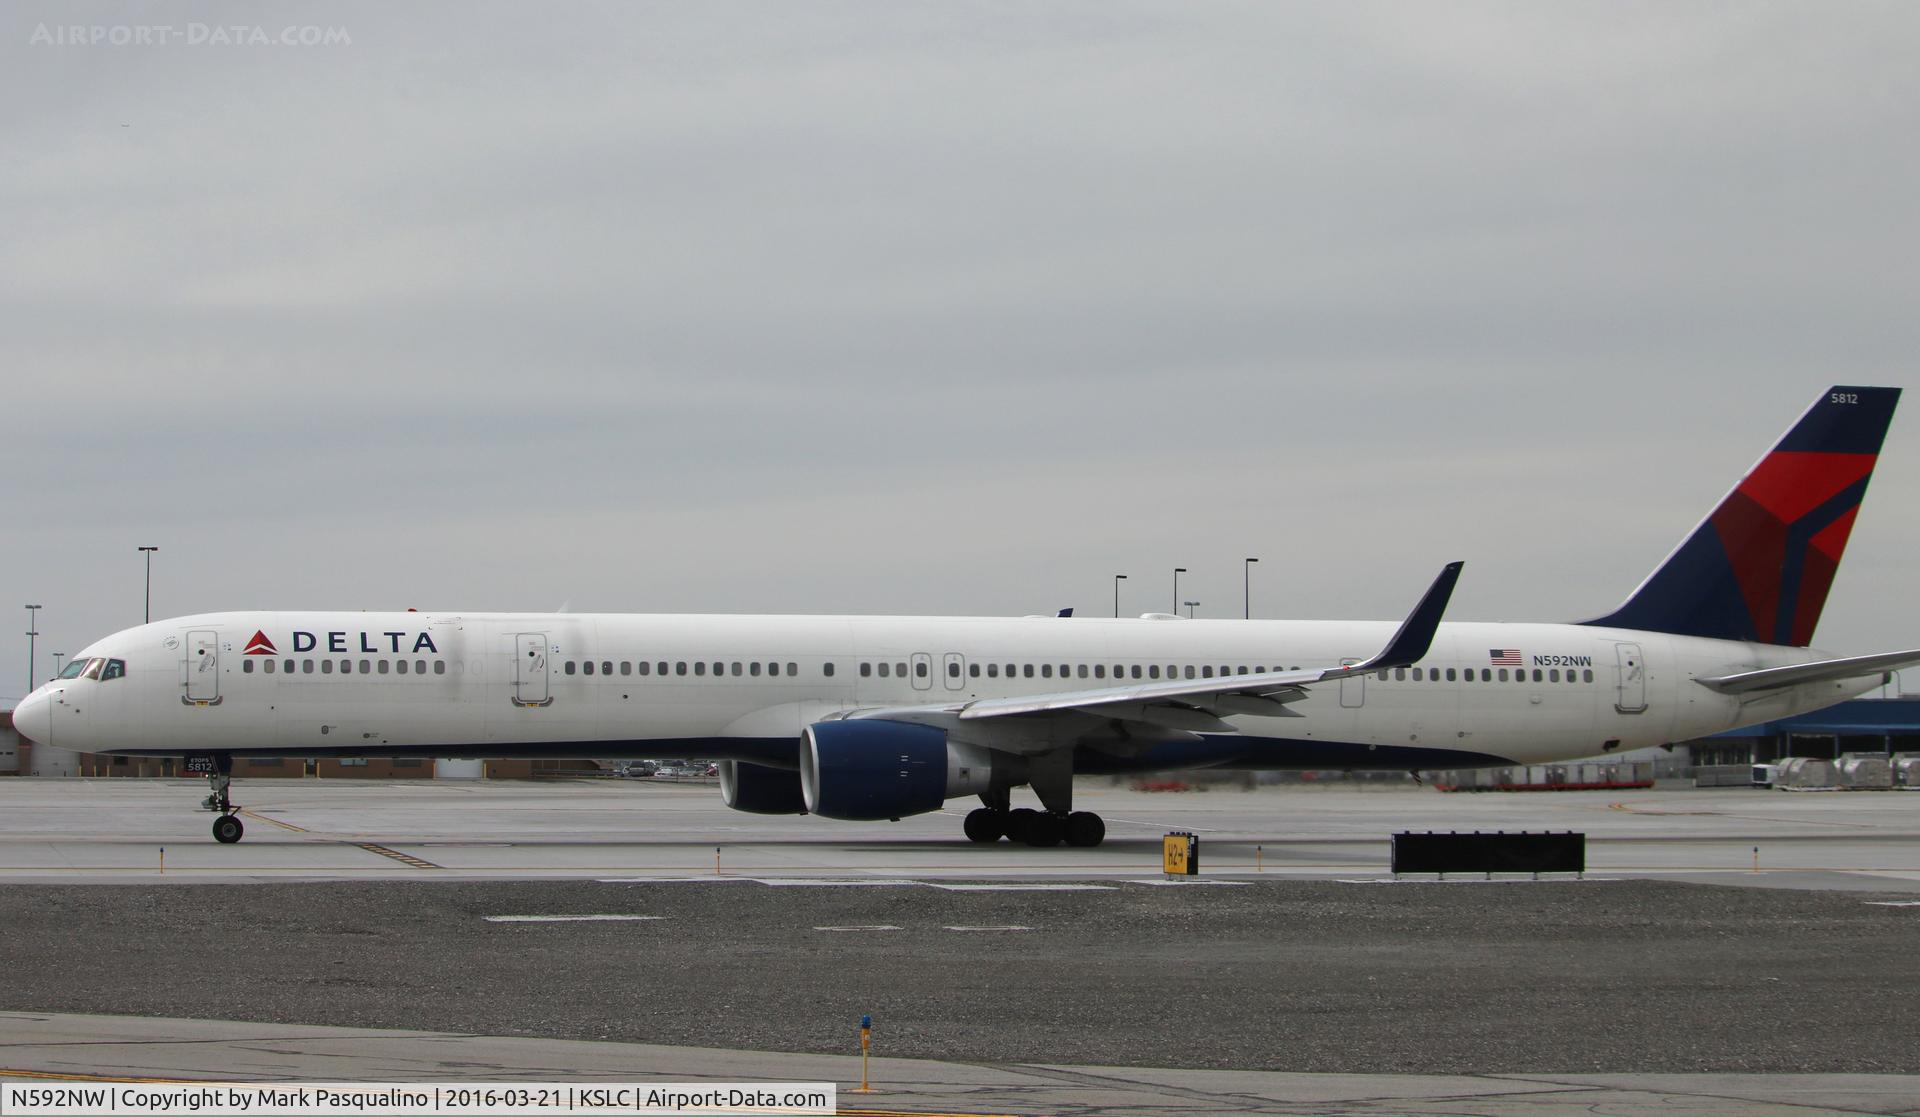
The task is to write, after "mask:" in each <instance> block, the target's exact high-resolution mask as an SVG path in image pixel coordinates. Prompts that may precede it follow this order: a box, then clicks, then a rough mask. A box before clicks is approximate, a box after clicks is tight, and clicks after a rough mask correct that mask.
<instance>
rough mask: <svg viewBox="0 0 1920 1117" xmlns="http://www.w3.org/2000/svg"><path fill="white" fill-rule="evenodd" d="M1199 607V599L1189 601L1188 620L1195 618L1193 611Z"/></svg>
mask: <svg viewBox="0 0 1920 1117" xmlns="http://www.w3.org/2000/svg"><path fill="white" fill-rule="evenodd" d="M1199 607H1200V603H1199V602H1198V601H1189V602H1187V619H1188V620H1192V619H1193V611H1194V610H1195V609H1198V608H1199Z"/></svg>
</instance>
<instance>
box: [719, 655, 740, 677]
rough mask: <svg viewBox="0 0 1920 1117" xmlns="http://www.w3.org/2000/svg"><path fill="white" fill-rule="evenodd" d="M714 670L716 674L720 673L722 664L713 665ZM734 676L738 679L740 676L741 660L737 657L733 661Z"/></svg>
mask: <svg viewBox="0 0 1920 1117" xmlns="http://www.w3.org/2000/svg"><path fill="white" fill-rule="evenodd" d="M713 671H714V674H716V675H717V674H719V673H720V665H719V664H718V663H716V664H714V665H713ZM733 677H734V678H736V679H737V678H739V677H740V661H739V660H737V659H736V660H734V661H733Z"/></svg>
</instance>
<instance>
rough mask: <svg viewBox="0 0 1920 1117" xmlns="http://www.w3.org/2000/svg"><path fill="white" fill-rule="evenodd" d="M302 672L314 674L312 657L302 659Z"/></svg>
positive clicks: (303, 673)
mask: <svg viewBox="0 0 1920 1117" xmlns="http://www.w3.org/2000/svg"><path fill="white" fill-rule="evenodd" d="M300 673H301V674H302V675H311V674H313V661H312V660H311V659H303V660H301V661H300Z"/></svg>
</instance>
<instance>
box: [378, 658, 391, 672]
mask: <svg viewBox="0 0 1920 1117" xmlns="http://www.w3.org/2000/svg"><path fill="white" fill-rule="evenodd" d="M379 670H380V673H381V674H382V675H384V674H386V673H387V672H389V671H391V670H393V668H392V667H389V666H388V665H387V661H386V660H384V659H383V660H381V661H380V668H379Z"/></svg>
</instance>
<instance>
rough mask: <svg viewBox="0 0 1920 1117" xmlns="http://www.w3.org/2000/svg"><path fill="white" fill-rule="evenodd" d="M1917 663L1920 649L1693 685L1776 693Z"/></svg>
mask: <svg viewBox="0 0 1920 1117" xmlns="http://www.w3.org/2000/svg"><path fill="white" fill-rule="evenodd" d="M1914 663H1920V649H1916V650H1914V651H1906V652H1881V653H1879V654H1878V655H1856V656H1851V657H1848V658H1846V659H1822V660H1816V661H1815V662H1813V663H1795V664H1792V665H1791V666H1787V667H1766V668H1762V669H1760V670H1757V671H1742V672H1740V673H1739V674H1736V675H1720V676H1717V677H1715V678H1710V679H1695V680H1694V682H1696V683H1699V684H1700V685H1701V686H1703V687H1706V688H1707V689H1708V690H1715V691H1719V692H1720V693H1721V694H1746V693H1749V692H1751V691H1756V690H1777V689H1779V688H1781V687H1789V686H1799V685H1800V684H1802V683H1824V682H1828V681H1830V680H1835V679H1857V678H1859V677H1860V676H1862V675H1875V674H1879V673H1881V672H1885V671H1892V670H1895V669H1896V668H1900V667H1906V666H1908V665H1910V664H1914Z"/></svg>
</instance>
